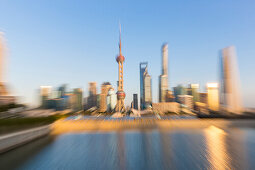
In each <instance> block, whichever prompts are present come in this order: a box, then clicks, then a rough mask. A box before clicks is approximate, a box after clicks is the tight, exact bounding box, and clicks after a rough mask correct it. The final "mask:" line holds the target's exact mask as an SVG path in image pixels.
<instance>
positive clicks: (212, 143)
mask: <svg viewBox="0 0 255 170" xmlns="http://www.w3.org/2000/svg"><path fill="white" fill-rule="evenodd" d="M204 132H205V138H206V144H207V158H208V161H209V163H210V165H209V166H208V169H231V167H230V158H229V155H228V152H227V149H226V135H227V134H226V132H225V131H224V130H222V129H219V128H217V127H215V126H210V127H208V128H206V129H205V130H204Z"/></svg>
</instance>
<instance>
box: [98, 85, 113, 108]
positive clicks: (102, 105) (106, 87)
mask: <svg viewBox="0 0 255 170" xmlns="http://www.w3.org/2000/svg"><path fill="white" fill-rule="evenodd" d="M111 87H112V85H111V83H109V82H104V83H103V84H102V85H101V94H100V107H99V112H106V111H107V95H108V91H109V90H110V88H111Z"/></svg>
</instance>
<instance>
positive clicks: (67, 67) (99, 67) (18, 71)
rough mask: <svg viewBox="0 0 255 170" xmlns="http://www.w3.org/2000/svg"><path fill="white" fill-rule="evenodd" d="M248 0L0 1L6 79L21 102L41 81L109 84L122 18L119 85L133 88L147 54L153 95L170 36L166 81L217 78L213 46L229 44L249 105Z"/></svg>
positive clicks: (251, 40) (252, 42) (252, 93)
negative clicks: (121, 77) (121, 79)
mask: <svg viewBox="0 0 255 170" xmlns="http://www.w3.org/2000/svg"><path fill="white" fill-rule="evenodd" d="M254 9H255V1H254V0H234V1H233V0H193V1H187V0H175V1H170V0H166V1H159V0H157V1H156V0H155V1H148V0H146V1H142V0H139V1H138V0H128V1H120V0H115V1H114V0H112V1H111V0H105V1H97V0H91V1H85V0H80V1H79V0H75V1H70V0H69V1H67V0H36V1H34V0H23V1H8V0H1V1H0V31H1V32H4V37H5V41H6V46H7V48H8V56H7V68H6V71H5V72H6V76H5V80H7V81H8V84H9V86H10V90H11V92H12V93H13V94H14V95H18V96H23V97H21V98H20V100H21V101H22V102H26V103H36V102H38V94H37V92H38V89H39V87H40V86H41V85H51V86H53V87H57V86H59V85H61V84H64V83H67V84H69V87H70V88H75V87H81V88H83V89H84V95H88V82H89V81H96V82H97V83H98V92H99V89H100V86H99V85H101V83H102V82H104V81H109V82H111V84H113V85H114V88H115V89H116V81H117V75H118V73H117V71H118V68H117V63H116V60H115V57H116V55H117V54H118V41H119V33H118V29H119V27H118V24H119V21H120V22H121V25H122V51H123V55H124V56H125V57H126V61H125V64H124V89H125V91H126V93H127V100H125V102H126V103H127V104H129V103H130V102H131V98H132V94H133V93H139V62H141V61H148V62H149V74H151V76H152V86H153V92H152V93H153V101H154V102H157V101H158V76H159V74H160V70H161V46H162V44H163V43H164V42H168V43H169V83H170V86H171V87H173V86H176V85H177V84H184V85H185V84H188V83H199V84H200V86H201V88H200V90H201V91H205V84H206V83H207V82H218V77H219V76H218V75H219V50H220V49H222V48H224V47H226V46H229V45H235V46H236V50H237V57H238V64H239V70H240V76H241V87H242V89H241V92H242V96H243V101H244V104H245V106H249V107H251V106H252V107H255V102H254V98H255V89H254V86H255V76H254V74H255V10H254Z"/></svg>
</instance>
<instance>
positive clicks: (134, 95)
mask: <svg viewBox="0 0 255 170" xmlns="http://www.w3.org/2000/svg"><path fill="white" fill-rule="evenodd" d="M133 108H134V109H136V110H138V97H137V94H133Z"/></svg>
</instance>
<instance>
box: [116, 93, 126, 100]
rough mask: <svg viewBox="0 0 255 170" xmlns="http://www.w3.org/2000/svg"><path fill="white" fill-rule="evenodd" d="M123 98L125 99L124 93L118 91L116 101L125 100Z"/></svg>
mask: <svg viewBox="0 0 255 170" xmlns="http://www.w3.org/2000/svg"><path fill="white" fill-rule="evenodd" d="M125 97H126V94H125V92H124V91H118V92H117V98H118V99H125Z"/></svg>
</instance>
